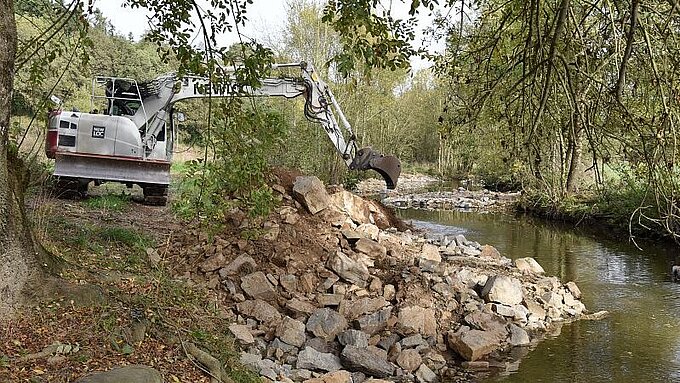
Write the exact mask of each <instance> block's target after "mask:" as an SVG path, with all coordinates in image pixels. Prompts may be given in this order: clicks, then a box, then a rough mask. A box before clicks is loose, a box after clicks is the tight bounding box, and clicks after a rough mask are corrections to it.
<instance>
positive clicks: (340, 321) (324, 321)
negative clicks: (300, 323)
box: [307, 308, 347, 340]
mask: <svg viewBox="0 0 680 383" xmlns="http://www.w3.org/2000/svg"><path fill="white" fill-rule="evenodd" d="M346 328H347V320H346V319H345V317H343V316H342V315H340V314H338V313H337V312H336V311H334V310H331V309H328V308H323V309H318V310H316V311H315V312H314V313H313V314H312V315H310V316H309V319H308V320H307V331H309V332H311V333H312V334H314V335H316V336H318V337H320V338H324V339H325V340H333V339H334V338H335V336H336V335H338V334H339V333H341V332H342V331H344V330H345V329H346Z"/></svg>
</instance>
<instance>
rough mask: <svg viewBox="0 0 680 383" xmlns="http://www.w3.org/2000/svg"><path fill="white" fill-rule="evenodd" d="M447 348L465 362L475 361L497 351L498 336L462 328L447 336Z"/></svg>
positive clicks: (488, 332)
mask: <svg viewBox="0 0 680 383" xmlns="http://www.w3.org/2000/svg"><path fill="white" fill-rule="evenodd" d="M448 340H449V346H450V347H451V348H452V349H453V350H454V351H455V352H457V353H458V355H460V356H462V357H463V358H464V359H465V360H477V359H479V358H481V357H483V356H485V355H487V354H489V353H491V352H492V351H494V350H496V349H498V348H499V347H500V344H501V339H499V337H498V334H497V333H494V332H492V331H484V330H470V329H469V328H468V327H465V326H464V327H463V328H461V329H460V330H459V331H457V332H455V333H453V334H449V339H448Z"/></svg>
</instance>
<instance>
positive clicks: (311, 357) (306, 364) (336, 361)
mask: <svg viewBox="0 0 680 383" xmlns="http://www.w3.org/2000/svg"><path fill="white" fill-rule="evenodd" d="M295 367H296V368H298V369H306V370H314V371H319V370H320V371H326V372H331V371H338V370H341V369H342V364H341V363H340V358H338V357H337V356H336V355H333V354H329V353H322V352H318V351H316V350H315V349H313V348H311V347H305V349H304V350H302V352H300V353H299V354H298V359H297V364H296V366H295Z"/></svg>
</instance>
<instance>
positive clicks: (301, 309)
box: [286, 298, 317, 315]
mask: <svg viewBox="0 0 680 383" xmlns="http://www.w3.org/2000/svg"><path fill="white" fill-rule="evenodd" d="M286 308H288V309H289V310H291V311H293V312H295V313H298V314H304V315H309V314H311V313H313V312H314V311H316V309H317V307H316V306H314V305H313V304H311V303H309V302H307V301H302V300H299V299H297V298H293V299H291V300H289V301H288V302H286Z"/></svg>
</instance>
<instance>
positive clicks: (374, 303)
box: [343, 297, 387, 320]
mask: <svg viewBox="0 0 680 383" xmlns="http://www.w3.org/2000/svg"><path fill="white" fill-rule="evenodd" d="M385 306H387V301H386V300H385V298H383V297H378V298H368V297H366V298H361V299H359V300H356V301H354V302H348V304H347V305H346V306H345V307H346V308H345V310H344V311H343V314H344V315H345V317H347V319H349V320H352V319H355V318H357V317H359V316H361V315H365V314H373V313H374V312H376V311H378V310H380V309H381V308H383V307H385Z"/></svg>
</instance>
